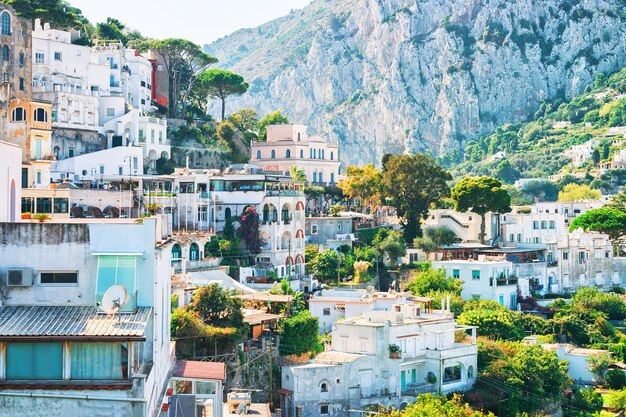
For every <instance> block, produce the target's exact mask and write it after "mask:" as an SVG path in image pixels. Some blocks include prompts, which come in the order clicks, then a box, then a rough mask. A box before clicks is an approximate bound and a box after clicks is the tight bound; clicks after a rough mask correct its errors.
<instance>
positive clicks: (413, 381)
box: [411, 368, 417, 385]
mask: <svg viewBox="0 0 626 417" xmlns="http://www.w3.org/2000/svg"><path fill="white" fill-rule="evenodd" d="M416 383H417V369H415V368H413V369H411V384H413V385H415V384H416Z"/></svg>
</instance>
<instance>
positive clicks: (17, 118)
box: [11, 107, 26, 122]
mask: <svg viewBox="0 0 626 417" xmlns="http://www.w3.org/2000/svg"><path fill="white" fill-rule="evenodd" d="M24 120H26V110H24V108H23V107H16V108H14V109H13V111H12V112H11V121H12V122H23V121H24Z"/></svg>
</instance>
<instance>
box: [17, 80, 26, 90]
mask: <svg viewBox="0 0 626 417" xmlns="http://www.w3.org/2000/svg"><path fill="white" fill-rule="evenodd" d="M25 85H26V84H24V79H23V78H22V77H20V81H19V89H20V91H24V90H25V89H26V87H25Z"/></svg>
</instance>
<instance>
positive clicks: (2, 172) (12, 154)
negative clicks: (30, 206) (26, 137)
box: [0, 141, 22, 222]
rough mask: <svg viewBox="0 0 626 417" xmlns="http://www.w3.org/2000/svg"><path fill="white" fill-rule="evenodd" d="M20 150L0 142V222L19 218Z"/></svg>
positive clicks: (20, 188)
mask: <svg viewBox="0 0 626 417" xmlns="http://www.w3.org/2000/svg"><path fill="white" fill-rule="evenodd" d="M21 190H22V148H20V147H19V146H18V145H14V144H11V143H8V142H3V141H0V222H14V221H17V220H18V219H19V218H20V213H21V209H20V204H21V195H22V194H21Z"/></svg>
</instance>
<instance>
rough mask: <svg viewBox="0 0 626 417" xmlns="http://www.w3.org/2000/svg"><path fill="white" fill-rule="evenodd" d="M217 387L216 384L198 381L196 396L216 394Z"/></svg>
mask: <svg viewBox="0 0 626 417" xmlns="http://www.w3.org/2000/svg"><path fill="white" fill-rule="evenodd" d="M216 391H217V386H216V383H215V382H210V381H196V394H215V392H216Z"/></svg>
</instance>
